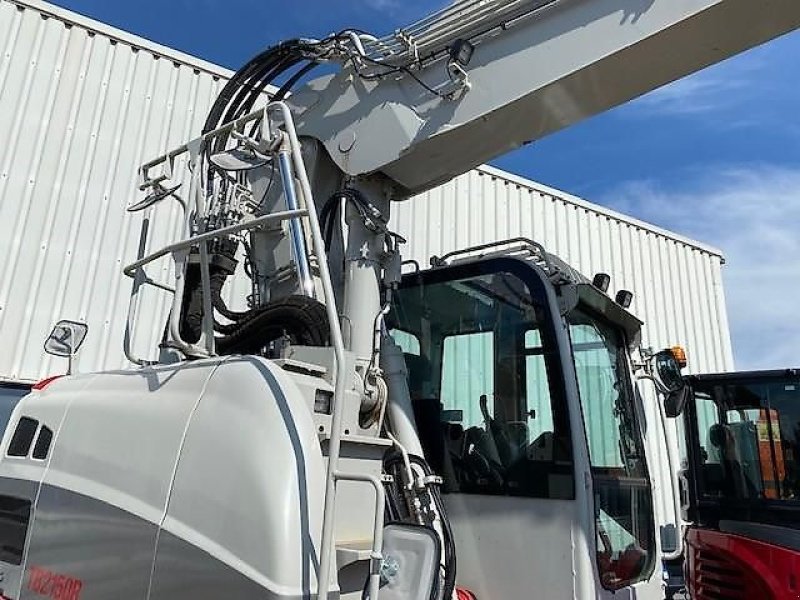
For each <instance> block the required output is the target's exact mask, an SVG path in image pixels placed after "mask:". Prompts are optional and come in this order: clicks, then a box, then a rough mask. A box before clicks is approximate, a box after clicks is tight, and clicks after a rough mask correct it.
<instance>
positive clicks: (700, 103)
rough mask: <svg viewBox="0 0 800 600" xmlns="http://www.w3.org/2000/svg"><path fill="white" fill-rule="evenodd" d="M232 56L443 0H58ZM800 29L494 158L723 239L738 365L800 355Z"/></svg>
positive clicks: (408, 16) (376, 23)
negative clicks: (799, 304) (799, 306)
mask: <svg viewBox="0 0 800 600" xmlns="http://www.w3.org/2000/svg"><path fill="white" fill-rule="evenodd" d="M55 3H56V4H58V5H61V6H64V7H65V8H69V9H71V10H75V11H77V12H80V13H82V14H85V15H87V16H90V17H92V18H95V19H98V20H100V21H103V22H106V23H109V24H111V25H114V26H116V27H119V28H121V29H125V30H127V31H131V32H133V33H135V34H138V35H141V36H144V37H146V38H149V39H151V40H153V41H156V42H158V43H160V44H163V45H166V46H170V47H173V48H176V49H178V50H181V51H183V52H187V53H189V54H192V55H195V56H200V57H202V58H204V59H206V60H209V61H211V62H214V63H217V64H221V65H224V66H227V67H229V68H232V69H235V68H236V67H237V66H239V65H240V64H242V63H243V62H244V61H246V60H247V59H248V58H250V57H251V56H252V55H253V54H255V53H256V52H258V51H259V50H261V49H262V48H263V47H265V46H268V45H271V44H272V43H275V42H277V41H279V40H282V39H286V38H290V37H298V36H302V37H320V36H323V35H326V34H328V33H331V32H332V31H336V30H340V29H342V28H344V27H357V28H362V29H365V30H369V31H374V32H376V33H385V32H387V31H390V30H392V29H394V28H395V27H397V26H400V25H404V24H407V23H409V22H411V21H413V20H415V19H417V18H419V17H421V16H423V15H425V14H427V13H428V12H430V11H431V10H433V9H436V8H439V7H440V6H441V5H443V4H445V2H441V1H436V0H350V1H348V2H346V3H345V2H331V1H330V0H327V1H323V0H306V1H305V2H293V3H288V2H281V3H278V2H267V1H265V0H169V1H165V0H138V1H137V2H116V1H109V0H55ZM798 82H800V32H797V33H794V34H789V35H788V36H784V37H783V38H780V39H778V40H775V41H773V42H771V43H769V44H767V45H765V46H762V47H759V48H756V49H754V50H751V51H749V52H747V53H744V54H742V55H740V56H738V57H734V58H732V59H729V60H728V61H726V62H724V63H721V64H719V65H716V66H714V67H711V68H708V69H706V70H704V71H702V72H700V73H698V74H696V75H693V76H691V77H688V78H686V79H683V80H680V81H678V82H676V83H673V84H671V85H669V86H666V87H665V88H662V89H660V90H656V91H655V92H651V93H650V94H648V95H646V96H644V97H642V98H640V99H638V100H636V101H633V102H630V103H628V104H626V105H624V106H621V107H619V108H617V109H615V110H612V111H609V112H607V113H605V114H603V115H599V116H597V117H594V118H592V119H589V120H587V121H584V122H582V123H579V124H577V125H574V126H572V127H571V128H569V129H567V130H564V131H562V132H559V133H556V134H554V135H552V136H550V137H548V138H545V139H543V140H539V141H537V142H535V143H534V144H531V145H530V146H527V147H525V148H523V149H520V150H518V151H516V152H513V153H511V154H509V155H506V156H503V157H500V158H498V159H497V160H496V161H494V164H496V165H497V166H499V167H501V168H504V169H507V170H509V171H512V172H514V173H518V174H520V175H523V176H526V177H529V178H531V179H534V180H536V181H540V182H542V183H546V184H548V185H551V186H553V187H556V188H560V189H563V190H566V191H569V192H571V193H573V194H576V195H579V196H582V197H584V198H586V199H588V200H591V201H593V202H597V203H600V204H604V205H607V206H610V207H612V208H615V209H617V210H621V211H623V212H626V213H629V214H632V215H635V216H637V217H639V218H641V219H643V220H646V221H649V222H652V223H656V224H658V225H661V226H663V227H666V228H668V229H672V230H675V231H678V232H680V233H683V234H685V235H687V236H690V237H694V238H696V239H699V240H703V241H705V242H707V243H709V244H711V245H714V246H717V247H719V248H721V249H722V250H723V251H724V253H725V255H726V257H727V264H726V266H725V268H724V274H725V291H726V296H727V300H728V310H729V318H730V322H731V329H732V335H733V344H734V354H735V357H736V366H737V368H767V367H784V366H800V356H798V352H797V350H796V345H797V344H798V343H799V342H800V319H798V318H797V315H796V310H795V305H796V303H797V298H798V296H800V236H798V235H797V233H796V231H797V229H798V228H800V118H798V115H797V113H798V107H800V85H799V84H798Z"/></svg>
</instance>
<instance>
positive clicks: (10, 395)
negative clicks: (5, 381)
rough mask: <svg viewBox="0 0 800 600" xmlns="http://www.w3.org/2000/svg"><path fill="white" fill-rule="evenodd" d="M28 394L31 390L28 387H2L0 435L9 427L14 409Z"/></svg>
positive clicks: (0, 394)
mask: <svg viewBox="0 0 800 600" xmlns="http://www.w3.org/2000/svg"><path fill="white" fill-rule="evenodd" d="M28 392H30V388H28V387H27V386H17V385H0V435H2V433H3V432H4V431H5V430H6V427H8V421H9V420H10V419H11V412H12V411H13V410H14V407H15V406H16V405H17V403H18V402H19V401H20V400H21V399H22V397H23V396H25V395H26V394H28Z"/></svg>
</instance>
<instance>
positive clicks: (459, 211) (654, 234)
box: [392, 167, 734, 523]
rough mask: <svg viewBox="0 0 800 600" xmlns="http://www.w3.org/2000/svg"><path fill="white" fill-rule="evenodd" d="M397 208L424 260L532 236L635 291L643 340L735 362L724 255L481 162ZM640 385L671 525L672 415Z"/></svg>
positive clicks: (610, 440)
mask: <svg viewBox="0 0 800 600" xmlns="http://www.w3.org/2000/svg"><path fill="white" fill-rule="evenodd" d="M415 200H419V201H415ZM393 210H394V214H393V216H392V219H393V223H394V225H393V227H394V229H395V230H396V231H397V232H398V233H400V235H402V236H403V237H405V238H406V239H408V240H409V243H408V245H407V246H405V247H404V257H405V258H406V259H414V260H416V261H418V262H419V263H420V265H422V266H423V267H424V266H426V265H427V264H428V260H429V258H430V257H431V256H432V255H439V256H441V255H442V254H444V253H446V252H450V251H452V250H455V249H458V248H464V247H467V246H473V245H478V244H483V243H488V242H493V241H498V240H503V239H508V238H511V237H518V236H521V237H527V238H531V239H533V240H536V241H537V242H540V243H542V244H543V245H544V246H545V248H547V249H548V250H549V251H550V252H553V253H555V254H557V255H558V256H560V257H561V258H562V259H564V260H565V261H567V262H568V263H570V264H571V265H573V266H574V267H576V268H577V269H578V270H579V271H581V272H582V273H584V274H586V275H587V276H589V277H591V276H592V275H593V274H594V273H597V272H600V271H602V272H605V273H608V274H609V275H610V276H611V287H610V289H609V293H610V294H611V295H612V296H613V294H614V293H615V292H616V291H617V290H619V289H627V290H630V291H632V292H634V299H633V304H632V305H631V310H632V312H633V313H634V314H636V315H637V316H638V317H639V318H640V319H641V320H642V321H644V322H645V326H644V329H643V334H642V341H643V344H644V346H650V347H652V348H654V349H655V350H660V349H662V348H665V347H669V346H673V345H675V344H680V345H682V346H684V347H685V348H686V352H687V355H688V358H689V368H688V371H690V372H694V373H699V372H716V371H727V370H732V369H733V366H734V365H733V354H732V349H731V340H730V332H729V329H728V320H727V313H726V308H725V299H724V294H723V288H722V273H721V268H722V265H723V264H724V259H723V257H722V255H721V253H720V251H719V250H717V249H715V248H712V247H709V246H706V245H703V244H701V243H699V242H696V241H693V240H689V239H687V238H684V237H682V236H680V235H678V234H675V233H672V232H669V231H665V230H663V229H660V228H657V227H654V226H653V225H650V224H647V223H643V222H641V221H638V220H636V219H633V218H631V217H627V216H625V215H622V214H619V213H617V212H614V211H612V210H609V209H607V208H604V207H601V206H598V205H595V204H592V203H590V202H587V201H585V200H582V199H580V198H577V197H575V196H571V195H569V194H566V193H564V192H561V191H558V190H554V189H552V188H549V187H547V186H544V185H541V184H538V183H535V182H533V181H529V180H526V179H523V178H520V177H516V176H513V175H510V174H508V173H505V172H503V171H500V170H498V169H495V168H492V167H480V168H478V169H475V170H474V171H471V172H469V173H466V174H464V175H462V176H460V177H457V178H456V179H454V180H453V181H451V182H450V183H447V184H445V185H443V186H441V187H439V188H437V189H434V190H432V191H430V192H427V193H425V194H423V195H422V196H420V197H418V198H417V199H412V200H409V201H408V202H404V203H398V204H395V205H394V206H393ZM640 389H641V391H642V392H643V400H644V402H643V406H644V410H645V413H646V417H645V427H648V426H649V427H650V428H651V429H650V430H649V431H647V432H646V433H647V450H648V456H649V467H650V472H651V475H652V476H653V478H654V486H655V488H656V489H655V494H654V501H655V504H656V510H657V511H658V513H659V515H661V517H660V519H659V522H662V523H670V522H672V523H674V522H676V515H675V511H674V507H673V505H672V498H673V495H672V494H673V490H672V489H671V486H670V479H669V477H668V472H669V463H668V460H667V454H666V452H667V446H666V445H665V444H664V436H665V435H666V436H667V438H668V440H669V446H670V447H671V448H677V446H678V439H679V435H678V430H677V426H676V422H675V421H670V422H669V423H668V424H667V427H666V431H663V430H661V426H660V423H661V420H660V418H659V416H658V412H657V410H658V409H657V404H656V401H655V394H654V390H653V386H652V385H650V384H649V383H648V382H644V383H642V385H641V386H640ZM595 425H597V424H595ZM607 425H608V424H607ZM604 430H605V431H606V432H607V434H608V435H607V439H606V440H605V443H606V445H607V446H613V445H614V444H615V443H616V442H615V439H614V436H613V435H612V432H611V431H610V429H609V428H608V427H605V429H603V428H597V427H595V428H594V429H593V436H592V437H593V444H597V445H600V446H602V445H603V441H602V440H601V439H599V436H600V435H601V434H602V431H604ZM612 451H613V450H612ZM678 467H679V465H673V469H677V468H678Z"/></svg>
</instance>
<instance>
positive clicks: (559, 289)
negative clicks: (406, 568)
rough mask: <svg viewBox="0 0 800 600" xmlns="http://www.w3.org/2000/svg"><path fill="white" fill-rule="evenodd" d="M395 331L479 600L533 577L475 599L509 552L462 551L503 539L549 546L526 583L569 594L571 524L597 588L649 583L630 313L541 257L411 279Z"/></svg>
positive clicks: (395, 313)
mask: <svg viewBox="0 0 800 600" xmlns="http://www.w3.org/2000/svg"><path fill="white" fill-rule="evenodd" d="M389 326H390V329H391V333H392V335H393V337H394V339H395V342H396V343H398V344H399V345H400V346H401V347H402V348H403V351H404V353H405V358H406V365H407V370H408V383H409V391H410V396H411V399H412V403H413V407H414V415H415V419H416V423H417V429H418V432H419V435H420V438H421V442H422V446H423V449H424V450H425V454H426V458H427V460H428V462H429V464H430V465H431V467H432V468H433V469H434V471H435V472H436V473H438V474H439V475H441V476H442V478H443V480H444V482H443V488H442V489H443V491H444V492H445V494H446V495H445V503H446V504H447V508H448V514H449V518H450V520H451V522H452V523H453V529H454V531H455V538H456V541H457V542H458V541H459V540H463V541H464V542H465V543H463V544H461V545H458V543H457V546H458V547H459V570H458V573H459V580H462V579H463V578H464V577H466V578H467V579H468V581H462V583H464V584H466V585H467V587H469V588H470V589H472V590H473V591H475V592H476V594H477V596H478V597H503V596H505V597H523V596H524V593H523V590H522V589H521V588H520V589H517V587H513V585H514V584H515V583H516V584H518V583H519V582H520V581H524V580H528V578H524V577H523V578H520V577H516V578H509V580H508V581H507V582H506V583H507V585H509V586H510V587H508V588H506V589H503V590H497V589H491V590H483V589H482V588H481V586H482V585H484V584H483V583H482V582H481V581H480V577H479V575H480V572H481V571H482V570H488V569H491V568H493V566H492V565H494V563H495V561H496V562H497V563H498V564H497V565H496V567H495V568H497V569H502V566H501V563H502V561H503V560H504V558H503V557H504V556H507V555H508V554H505V553H501V554H500V555H498V556H490V555H488V553H486V554H482V555H481V554H477V555H475V556H472V554H471V553H469V552H462V551H461V549H462V548H465V549H466V548H470V547H472V546H475V545H476V544H475V541H476V540H475V539H473V538H477V540H480V539H481V538H483V539H487V536H491V537H494V538H497V537H500V536H502V535H503V533H504V532H505V533H506V537H505V538H504V539H505V542H506V543H507V544H508V545H509V549H508V552H511V553H513V554H520V553H522V554H524V553H529V552H530V548H531V547H533V546H534V545H535V546H536V547H538V548H548V549H549V551H548V552H545V553H539V552H537V553H536V560H535V561H531V562H532V563H533V564H531V567H530V568H531V571H532V573H531V578H534V577H535V578H537V579H538V580H539V583H540V584H541V585H543V586H545V587H546V586H547V585H550V584H552V586H553V587H552V589H553V590H554V597H562V596H561V595H560V594H559V593H556V592H557V591H558V590H560V588H562V587H564V585H565V583H566V582H569V581H571V580H572V576H571V575H570V573H569V571H570V570H571V569H572V568H573V566H572V561H573V556H574V555H573V551H572V549H571V548H570V547H569V545H570V544H569V536H564V535H563V531H564V530H565V529H564V528H569V529H572V530H575V529H576V527H577V528H578V529H582V531H581V532H580V534H578V537H579V538H580V539H579V540H578V542H577V544H579V545H584V546H585V547H586V551H587V552H588V553H589V555H590V556H595V557H596V561H593V562H594V565H593V568H595V569H596V575H595V578H596V580H597V579H599V583H600V584H601V585H602V587H604V588H606V589H609V590H616V589H620V588H623V587H626V586H628V585H631V584H633V583H635V582H637V581H642V580H645V579H648V577H649V575H650V574H651V573H652V570H653V566H654V564H655V560H654V559H655V556H656V546H655V541H654V525H653V517H652V514H653V511H652V497H651V490H650V484H649V479H648V472H647V465H646V461H645V456H644V450H643V442H642V437H641V432H640V429H639V425H638V415H637V409H636V402H637V400H636V396H635V392H634V388H633V385H632V379H631V376H630V368H629V364H630V363H629V354H628V349H629V347H630V345H631V344H633V343H635V342H636V341H637V340H638V333H639V327H640V326H641V323H640V322H639V321H638V320H637V319H636V318H635V317H633V316H632V315H631V314H630V313H628V312H627V311H626V310H624V309H623V308H622V307H621V306H620V305H618V304H617V303H615V302H614V301H613V300H612V299H611V298H609V297H608V296H607V295H606V294H604V293H603V292H602V291H600V290H599V289H598V288H596V287H594V286H593V285H592V284H591V283H589V282H588V280H586V279H585V278H583V277H582V276H581V275H579V274H578V273H576V272H575V271H573V270H572V269H571V268H570V267H568V266H567V265H565V264H563V263H561V261H558V259H556V258H555V257H553V256H551V255H549V254H546V253H545V252H544V251H543V250H542V249H541V247H532V248H531V249H530V253H528V254H525V253H522V254H521V255H518V256H517V257H508V256H505V257H492V256H489V257H482V258H480V259H473V260H469V259H466V260H461V261H458V262H453V263H452V264H439V265H438V266H435V267H434V268H432V269H429V270H426V271H417V272H413V273H409V274H406V275H405V276H404V277H403V280H402V283H401V284H400V286H399V289H398V290H397V291H396V292H395V293H394V296H393V310H392V312H391V313H390V315H389ZM587 463H588V464H590V466H591V469H590V470H591V475H592V484H593V485H592V487H593V502H592V500H591V499H590V500H589V504H590V505H592V504H593V505H594V508H593V510H594V515H593V518H591V517H590V518H587V516H586V515H585V514H580V513H581V511H580V510H579V509H578V508H577V507H578V505H579V504H580V503H578V502H575V500H576V499H577V498H578V495H579V494H581V493H585V492H584V491H583V490H582V489H580V488H583V487H584V482H583V481H582V479H583V475H582V474H580V473H582V472H583V469H580V468H579V467H576V465H581V464H583V465H586V464H587ZM579 477H580V479H579ZM576 482H580V483H576ZM578 486H579V487H578ZM520 510H523V511H526V514H529V515H530V517H529V518H528V519H526V520H527V521H528V522H529V523H530V525H531V528H530V530H526V529H524V528H523V529H522V530H520V529H519V524H517V525H516V526H513V527H511V528H509V529H508V530H507V531H506V530H505V529H504V526H505V522H507V521H508V519H507V518H506V517H507V514H510V513H511V512H515V511H520ZM537 519H541V522H536V521H537ZM523 522H525V520H523ZM534 528H535V530H536V533H534ZM559 528H561V531H560V532H559ZM465 538H470V539H469V541H467V540H466V539H465ZM533 571H536V573H535V574H534V573H533ZM473 574H474V575H473ZM587 575H588V576H589V577H591V575H590V574H589V573H587ZM470 577H474V579H470ZM528 583H530V581H528ZM598 587H600V586H598ZM564 591H565V592H566V590H564ZM481 592H483V593H481Z"/></svg>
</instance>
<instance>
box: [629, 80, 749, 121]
mask: <svg viewBox="0 0 800 600" xmlns="http://www.w3.org/2000/svg"><path fill="white" fill-rule="evenodd" d="M746 87H747V81H746V80H745V79H729V78H723V77H717V76H712V75H706V74H705V73H700V74H698V75H694V76H692V77H687V78H685V79H679V80H678V81H675V82H674V83H670V84H669V85H666V86H664V87H662V88H659V89H657V90H655V91H654V92H651V93H649V94H647V95H646V96H643V97H642V98H641V99H640V100H638V101H637V102H636V103H635V104H634V105H633V106H634V107H635V108H636V109H638V112H639V113H640V114H641V115H642V116H645V115H647V116H650V115H652V114H659V115H695V114H699V113H708V112H712V111H717V110H719V109H720V108H721V107H723V106H727V105H730V104H731V103H732V102H733V101H734V98H735V97H736V95H737V92H740V91H741V90H743V89H745V88H746Z"/></svg>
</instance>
